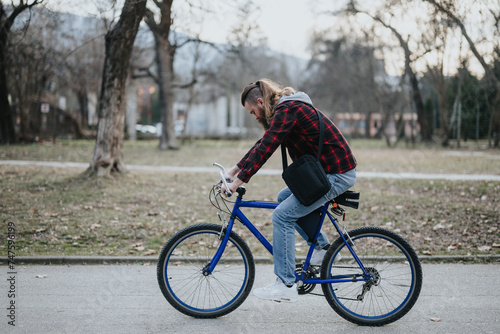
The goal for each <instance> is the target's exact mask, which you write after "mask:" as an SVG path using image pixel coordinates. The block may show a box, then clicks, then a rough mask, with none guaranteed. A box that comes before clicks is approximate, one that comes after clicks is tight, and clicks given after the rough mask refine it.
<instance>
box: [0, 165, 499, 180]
mask: <svg viewBox="0 0 500 334" xmlns="http://www.w3.org/2000/svg"><path fill="white" fill-rule="evenodd" d="M0 165H16V166H29V165H35V166H47V167H73V168H84V169H86V168H88V167H89V164H88V163H79V162H52V161H24V160H0ZM127 169H129V170H147V171H174V172H188V173H214V171H215V169H214V167H189V166H147V165H127ZM282 172H283V171H282V170H279V169H261V170H260V171H259V172H258V174H259V175H281V173H282ZM356 177H358V178H384V179H420V180H451V181H500V175H488V174H432V173H431V174H428V173H384V172H363V171H358V172H356Z"/></svg>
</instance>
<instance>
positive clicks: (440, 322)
mask: <svg viewBox="0 0 500 334" xmlns="http://www.w3.org/2000/svg"><path fill="white" fill-rule="evenodd" d="M423 269H424V285H423V288H422V292H421V295H420V298H419V300H418V301H417V303H416V305H415V306H414V308H413V309H412V310H411V311H410V312H409V313H408V314H407V315H406V316H405V317H403V318H402V319H400V320H399V321H397V322H395V323H393V324H390V325H387V326H384V327H380V328H370V327H359V326H357V325H354V324H351V323H349V322H347V321H346V320H344V319H343V318H341V317H340V316H338V315H337V314H336V313H335V312H334V311H333V310H332V309H331V307H330V306H329V305H328V303H327V302H326V300H325V299H324V297H322V296H313V295H305V296H299V301H298V302H297V303H293V304H285V303H275V302H272V301H261V300H259V299H257V298H256V297H254V296H253V295H250V296H249V297H248V299H247V300H246V301H245V302H244V303H243V304H242V305H241V306H240V307H239V308H238V309H237V310H235V311H234V312H232V313H230V314H228V315H226V316H224V317H222V318H219V319H209V320H200V319H193V318H191V317H188V316H185V315H183V314H181V313H179V312H178V311H176V310H175V309H174V308H173V307H171V306H170V304H168V302H167V301H166V300H165V299H164V297H163V296H162V294H161V292H160V290H159V288H158V285H157V281H156V268H155V266H154V265H71V266H67V265H53V266H40V265H26V266H21V265H17V266H16V268H15V272H16V274H14V275H12V274H8V272H9V268H8V267H7V266H0V270H1V278H0V282H1V283H0V296H1V298H0V309H1V310H2V311H0V315H1V317H0V319H1V320H0V321H1V324H0V332H1V333H111V334H112V333H120V334H123V333H134V334H137V333H228V334H229V333H258V334H264V333H273V334H279V333H301V332H308V333H311V332H312V333H341V332H342V333H356V334H357V333H398V334H399V333H495V334H496V333H500V291H499V287H500V265H498V264H496V265H494V264H491V265H488V264H484V265H477V264H476V265H472V264H427V265H424V266H423ZM11 276H15V280H14V281H12V279H11ZM273 280H274V275H273V273H272V266H271V265H257V275H256V280H255V284H254V287H260V286H264V285H267V284H268V283H271V282H272V281H273ZM12 289H14V291H15V298H12V297H9V294H11V293H12V292H11V293H9V291H12ZM314 292H318V293H321V288H320V287H317V288H316V290H315V291H314ZM12 300H13V301H14V302H15V304H14V305H15V311H14V312H15V313H14V317H15V322H14V323H15V326H11V325H9V323H8V322H9V321H12V320H11V319H12V317H9V315H11V313H12V308H11V306H10V305H11V304H10V303H11V301H12ZM9 307H10V308H11V310H9V309H8V308H9Z"/></svg>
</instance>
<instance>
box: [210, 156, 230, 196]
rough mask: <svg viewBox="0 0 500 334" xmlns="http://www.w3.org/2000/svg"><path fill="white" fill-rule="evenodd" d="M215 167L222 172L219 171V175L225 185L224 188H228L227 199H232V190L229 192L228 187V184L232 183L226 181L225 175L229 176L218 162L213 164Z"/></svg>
mask: <svg viewBox="0 0 500 334" xmlns="http://www.w3.org/2000/svg"><path fill="white" fill-rule="evenodd" d="M213 165H214V166H215V167H219V168H220V171H219V175H220V179H221V181H222V182H223V183H224V188H226V191H225V194H226V196H227V197H231V195H232V194H233V193H232V192H231V191H230V190H229V186H228V185H227V182H228V181H231V180H230V179H226V178H225V177H224V174H227V172H226V169H225V168H224V167H223V166H222V165H221V164H218V163H216V162H214V164H213Z"/></svg>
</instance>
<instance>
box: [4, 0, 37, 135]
mask: <svg viewBox="0 0 500 334" xmlns="http://www.w3.org/2000/svg"><path fill="white" fill-rule="evenodd" d="M42 2H43V0H32V1H28V0H26V1H24V0H21V1H18V3H17V5H14V2H12V6H11V7H10V8H9V10H10V13H8V12H7V10H8V9H7V6H5V5H4V4H3V1H2V0H0V144H9V143H14V142H15V141H16V133H15V129H14V119H13V115H12V109H11V106H10V103H9V98H8V96H9V92H8V87H9V85H8V82H7V52H8V51H7V50H8V43H9V35H10V32H11V29H12V26H13V25H14V22H15V20H16V18H17V17H18V16H19V15H20V14H21V13H22V12H23V11H25V10H26V9H28V10H30V9H31V8H32V7H33V6H36V5H38V4H41V3H42Z"/></svg>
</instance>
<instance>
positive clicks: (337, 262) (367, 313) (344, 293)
mask: <svg viewBox="0 0 500 334" xmlns="http://www.w3.org/2000/svg"><path fill="white" fill-rule="evenodd" d="M348 234H349V236H350V240H352V244H353V246H352V245H351V246H352V248H353V249H354V251H355V252H356V254H357V255H358V257H359V259H360V260H361V262H362V264H363V266H364V267H365V271H366V272H367V274H369V276H371V279H370V280H362V279H363V271H362V270H361V269H360V267H359V265H358V264H357V262H356V261H355V260H354V257H353V256H352V254H351V253H350V251H349V249H348V247H347V246H346V244H345V243H344V241H343V240H342V238H338V239H337V240H336V241H335V242H334V243H333V244H332V246H330V248H329V249H328V252H327V254H326V255H325V257H324V259H323V264H322V272H321V278H339V279H341V278H348V279H350V280H351V281H349V282H345V283H335V284H322V288H323V292H324V295H325V298H326V300H327V301H328V303H329V304H330V306H331V307H332V308H333V309H334V310H335V312H337V313H338V314H339V315H340V316H342V317H343V318H345V319H347V320H349V321H351V322H353V323H356V324H358V325H366V326H382V325H386V324H388V323H391V322H394V321H396V320H398V319H400V318H401V317H403V316H404V315H405V314H406V313H408V311H409V310H410V309H411V308H412V307H413V305H414V304H415V302H416V301H417V298H418V296H419V294H420V290H421V287H422V267H421V265H420V261H419V260H418V257H417V254H416V253H415V251H414V250H413V248H412V247H411V246H410V245H409V244H408V243H407V242H406V241H405V240H404V239H403V238H402V237H400V236H399V235H397V234H395V233H393V232H391V231H388V230H385V229H382V228H377V227H361V228H358V229H355V230H353V231H350V232H349V233H348ZM345 237H346V238H347V235H345ZM348 240H349V239H348ZM353 277H355V278H353Z"/></svg>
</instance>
